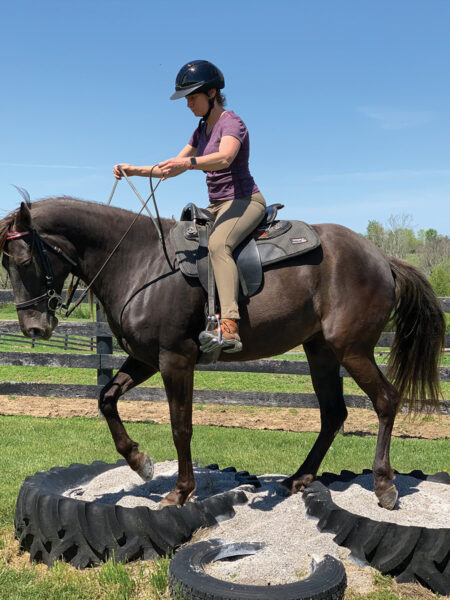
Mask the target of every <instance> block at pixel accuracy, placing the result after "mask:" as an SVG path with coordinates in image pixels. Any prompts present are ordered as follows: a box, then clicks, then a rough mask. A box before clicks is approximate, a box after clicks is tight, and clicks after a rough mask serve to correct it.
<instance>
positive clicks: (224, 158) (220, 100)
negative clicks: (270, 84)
mask: <svg viewBox="0 0 450 600" xmlns="http://www.w3.org/2000/svg"><path fill="white" fill-rule="evenodd" d="M224 87H225V81H224V77H223V74H222V72H221V71H220V70H219V69H218V68H217V67H216V66H215V65H213V64H212V63H210V62H208V61H206V60H194V61H192V62H189V63H187V64H186V65H184V66H183V67H182V68H181V70H180V71H179V73H178V75H177V78H176V82H175V90H176V91H175V93H174V94H173V95H172V96H171V100H176V99H178V98H186V100H187V106H188V108H190V109H191V111H192V112H193V113H194V115H195V116H196V117H201V120H200V123H199V126H198V127H197V129H196V130H195V131H194V133H193V134H192V136H191V139H190V140H189V142H188V144H187V145H186V146H185V147H184V148H183V150H182V151H181V152H180V153H179V154H178V156H177V157H176V158H169V159H168V160H165V161H164V162H161V163H159V164H158V165H155V166H145V167H136V166H133V165H130V164H123V163H122V164H120V165H116V166H115V167H114V175H115V177H116V178H117V179H121V177H122V173H121V172H120V170H119V167H121V168H122V169H123V170H124V171H125V173H126V174H127V175H128V176H130V175H139V176H142V177H149V176H150V174H151V175H152V176H153V177H162V178H164V179H166V178H168V177H175V176H177V175H180V174H181V173H184V172H185V171H188V170H192V169H196V170H201V171H204V172H205V173H206V184H207V186H208V194H209V200H210V204H209V206H208V210H209V211H210V212H212V213H213V214H214V215H215V220H214V227H213V229H212V232H211V235H210V239H209V246H208V247H209V253H210V257H211V263H212V266H213V269H214V275H215V279H216V285H217V292H218V295H219V302H220V312H221V318H220V328H221V332H219V327H216V329H214V330H212V331H203V332H202V333H201V334H200V336H199V340H200V343H201V344H202V345H204V346H207V347H208V349H211V347H212V345H214V343H219V340H220V333H221V343H222V345H223V350H224V352H239V351H240V350H242V343H241V340H240V338H239V329H238V323H237V322H238V320H239V308H238V295H239V276H238V271H237V267H236V264H235V262H234V259H233V250H234V249H235V248H236V246H238V244H239V243H240V242H241V241H242V240H243V239H244V238H245V237H247V236H248V235H249V234H250V233H251V232H252V231H253V230H254V229H255V228H256V226H257V225H258V223H259V222H260V221H261V220H262V218H263V216H264V212H265V206H266V203H265V200H264V198H263V196H262V195H261V193H260V192H259V189H258V187H257V186H256V184H255V182H254V180H253V177H252V176H251V174H250V171H249V166H248V160H249V135H248V131H247V128H246V126H245V124H244V123H243V121H242V120H241V119H240V118H239V117H238V116H237V115H236V114H235V113H234V112H233V111H231V110H225V109H224V104H225V98H224V96H223V95H222V94H221V92H220V90H221V89H222V88H224ZM200 348H201V349H202V346H200Z"/></svg>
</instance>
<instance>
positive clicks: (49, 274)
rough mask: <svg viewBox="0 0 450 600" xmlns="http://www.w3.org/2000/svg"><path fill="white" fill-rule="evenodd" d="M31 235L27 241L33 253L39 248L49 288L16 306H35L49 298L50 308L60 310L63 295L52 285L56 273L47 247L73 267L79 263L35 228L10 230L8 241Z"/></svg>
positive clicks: (39, 255)
mask: <svg viewBox="0 0 450 600" xmlns="http://www.w3.org/2000/svg"><path fill="white" fill-rule="evenodd" d="M29 237H31V241H28V240H26V241H27V243H28V244H29V245H30V247H31V253H33V249H34V248H36V249H37V252H38V257H39V262H40V264H41V267H42V270H43V272H44V277H45V287H46V288H47V291H46V293H45V294H42V295H41V296H37V297H36V298H32V299H31V300H26V301H25V302H18V303H17V304H15V307H16V308H17V309H21V308H29V307H30V306H35V305H36V304H39V303H40V302H43V301H44V300H47V306H48V309H49V310H50V311H51V312H53V313H54V312H55V311H57V310H60V309H61V308H62V307H63V300H62V297H61V295H60V294H58V293H57V292H56V291H55V290H54V289H53V287H52V285H53V281H54V274H53V269H52V265H51V262H50V260H49V258H48V254H47V250H46V247H47V248H49V249H50V250H52V252H54V253H55V254H57V255H58V256H61V257H62V258H64V259H65V260H66V261H67V262H68V263H70V264H71V265H72V266H73V267H76V266H77V263H76V262H75V261H74V260H72V259H71V258H70V256H67V254H66V253H65V252H64V251H63V250H61V248H60V247H59V246H54V245H53V244H51V243H50V242H47V240H44V239H43V238H42V237H41V236H40V235H39V233H38V232H37V231H36V230H35V229H31V230H30V231H10V232H9V233H8V234H7V235H6V241H12V240H17V239H20V238H29Z"/></svg>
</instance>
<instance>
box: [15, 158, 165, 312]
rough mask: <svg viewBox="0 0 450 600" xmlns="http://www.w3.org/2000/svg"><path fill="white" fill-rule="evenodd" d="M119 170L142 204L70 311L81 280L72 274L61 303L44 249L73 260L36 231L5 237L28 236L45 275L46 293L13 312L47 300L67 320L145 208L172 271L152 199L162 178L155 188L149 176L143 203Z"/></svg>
mask: <svg viewBox="0 0 450 600" xmlns="http://www.w3.org/2000/svg"><path fill="white" fill-rule="evenodd" d="M152 170H153V169H152ZM121 171H122V174H123V176H124V177H125V179H126V180H127V182H128V183H129V185H130V187H131V188H132V190H133V191H134V192H135V194H136V195H137V196H138V198H139V200H140V201H141V203H142V208H141V210H140V211H139V212H138V213H137V214H136V216H135V218H134V219H133V221H132V222H131V224H130V225H129V227H128V229H127V230H126V231H125V233H124V234H123V235H122V237H121V238H120V240H119V241H118V242H117V244H116V245H115V246H114V248H113V250H112V251H111V252H110V254H109V255H108V257H107V258H106V260H105V262H104V263H103V265H102V266H101V267H100V269H99V271H98V272H97V274H96V275H95V276H94V277H93V279H92V280H91V282H90V283H89V285H88V286H87V287H86V289H85V290H84V291H83V293H82V294H81V296H80V298H79V299H78V300H77V301H76V302H75V304H74V305H73V306H72V307H71V308H69V307H70V305H71V303H72V301H73V297H74V295H75V291H76V289H77V287H78V284H79V282H80V278H79V277H77V278H76V280H75V276H74V275H73V274H72V282H71V284H70V286H69V291H68V293H67V298H66V302H64V301H63V299H62V296H61V294H58V292H56V291H55V289H53V287H52V286H53V281H54V274H53V269H52V265H51V262H50V260H49V258H48V254H47V250H46V248H49V249H50V250H52V252H54V253H55V254H56V255H58V256H60V257H62V258H63V259H65V260H66V261H67V262H68V263H69V264H70V265H71V266H72V267H76V266H78V264H77V262H76V261H74V260H73V259H71V258H70V256H68V255H67V254H66V253H65V252H64V251H63V250H62V249H61V248H60V247H59V246H56V245H54V244H52V243H50V242H48V241H47V240H45V239H44V238H42V237H41V236H40V235H39V233H38V232H37V231H36V229H33V228H32V229H30V230H29V231H10V232H9V233H8V234H7V235H6V241H12V240H17V239H21V238H28V237H31V242H30V247H31V253H33V248H34V247H36V248H37V251H38V257H39V261H40V264H41V267H42V270H43V272H44V276H45V286H46V288H47V291H46V292H45V294H42V295H41V296H36V297H35V298H31V299H30V300H26V301H25V302H18V303H17V304H15V307H16V309H18V310H19V309H24V308H29V307H30V306H35V305H37V304H40V303H41V302H43V301H45V300H47V306H48V309H49V311H51V312H53V313H55V312H56V311H58V312H61V311H62V310H65V311H66V313H65V315H64V317H66V318H67V317H68V316H69V315H70V314H71V313H72V312H73V311H74V310H75V308H77V306H79V305H80V304H81V302H82V301H83V300H84V298H85V297H86V296H87V294H88V292H89V290H90V289H91V287H92V285H93V284H94V282H95V281H96V279H97V278H98V276H99V275H100V273H101V272H102V271H103V269H104V268H105V267H106V265H107V264H108V262H109V261H110V259H111V258H112V256H113V255H114V253H115V252H116V250H117V249H118V248H119V246H120V245H121V243H122V242H123V240H124V238H125V236H126V235H127V234H128V233H129V231H130V230H131V228H132V227H133V225H134V224H135V222H136V221H137V219H138V218H139V216H140V215H141V214H142V211H143V210H144V209H146V210H147V212H148V213H149V216H150V218H151V220H152V222H153V224H154V225H155V227H156V229H157V231H158V236H159V239H160V242H161V244H162V247H163V251H164V255H165V258H166V260H167V262H168V264H169V266H170V268H171V270H173V266H172V265H171V263H170V260H169V257H168V254H167V249H166V244H165V240H164V234H163V230H162V225H161V219H160V216H159V212H158V207H157V205H156V199H155V191H156V189H157V188H158V186H159V184H160V183H161V181H162V179H160V180H159V181H158V183H157V184H156V186H155V187H153V181H152V176H151V174H150V178H149V179H150V196H149V197H148V198H147V200H145V201H144V200H143V199H142V198H141V196H140V195H139V193H138V191H137V190H136V188H135V187H134V186H133V184H132V183H131V181H130V180H129V178H128V176H127V175H126V173H125V171H123V170H122V169H121ZM116 186H117V180H116V182H115V184H114V187H113V190H112V192H111V195H110V197H109V200H108V205H109V204H110V203H111V200H112V197H113V195H114V192H115V189H116ZM150 198H153V203H154V206H155V209H156V215H157V220H158V224H157V223H156V221H155V219H154V217H153V215H152V214H151V212H150V211H149V209H148V206H147V204H148V202H149V200H150ZM158 225H159V226H158ZM27 243H28V242H27ZM74 281H75V283H74Z"/></svg>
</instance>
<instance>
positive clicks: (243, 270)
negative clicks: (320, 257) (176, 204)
mask: <svg viewBox="0 0 450 600" xmlns="http://www.w3.org/2000/svg"><path fill="white" fill-rule="evenodd" d="M283 207H284V205H283V204H271V205H269V206H268V207H267V208H266V212H265V214H264V217H263V219H262V221H261V222H260V224H259V225H258V226H257V228H256V229H255V231H253V233H252V234H250V235H249V236H248V237H247V238H246V239H245V240H244V241H243V242H241V244H239V246H237V248H236V249H235V251H234V253H233V258H234V260H235V262H236V266H237V269H238V273H239V282H240V298H239V299H240V300H243V299H245V298H249V297H251V296H253V295H254V294H256V293H257V292H258V291H259V290H260V288H261V287H262V284H263V267H265V266H267V265H272V264H274V263H277V262H281V261H284V260H287V259H289V258H291V257H294V256H298V255H299V254H304V253H306V252H310V251H311V250H314V249H315V248H317V247H318V246H320V239H319V236H318V235H317V233H316V232H315V231H314V229H312V227H310V226H309V225H308V224H307V223H304V222H303V221H280V220H277V214H278V211H279V210H280V209H282V208H283ZM213 226H214V216H213V214H212V213H210V212H209V211H208V210H205V209H202V208H199V207H198V206H196V205H195V204H192V203H190V204H188V205H187V206H185V207H184V209H183V211H182V213H181V218H180V221H179V222H178V223H176V224H175V225H174V227H173V228H172V229H171V231H170V237H171V240H172V244H173V246H174V248H175V254H176V258H177V262H178V265H179V267H180V270H181V272H182V273H183V274H184V275H185V276H186V277H197V278H198V279H199V280H200V283H201V285H202V286H203V288H204V289H205V290H206V291H207V292H208V263H209V260H208V239H209V235H210V233H211V231H212V229H213ZM209 288H210V285H209Z"/></svg>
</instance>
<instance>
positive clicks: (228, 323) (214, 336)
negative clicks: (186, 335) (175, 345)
mask: <svg viewBox="0 0 450 600" xmlns="http://www.w3.org/2000/svg"><path fill="white" fill-rule="evenodd" d="M198 339H199V341H200V344H201V346H200V350H201V351H202V352H210V351H211V350H212V349H213V348H214V347H216V346H217V344H219V345H221V346H223V351H224V352H228V353H231V352H240V351H241V350H242V342H241V338H240V337H239V326H238V324H237V322H236V320H235V319H220V328H219V326H217V327H216V328H215V329H213V330H210V331H208V330H206V331H202V332H201V334H200V335H199V338H198Z"/></svg>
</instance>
